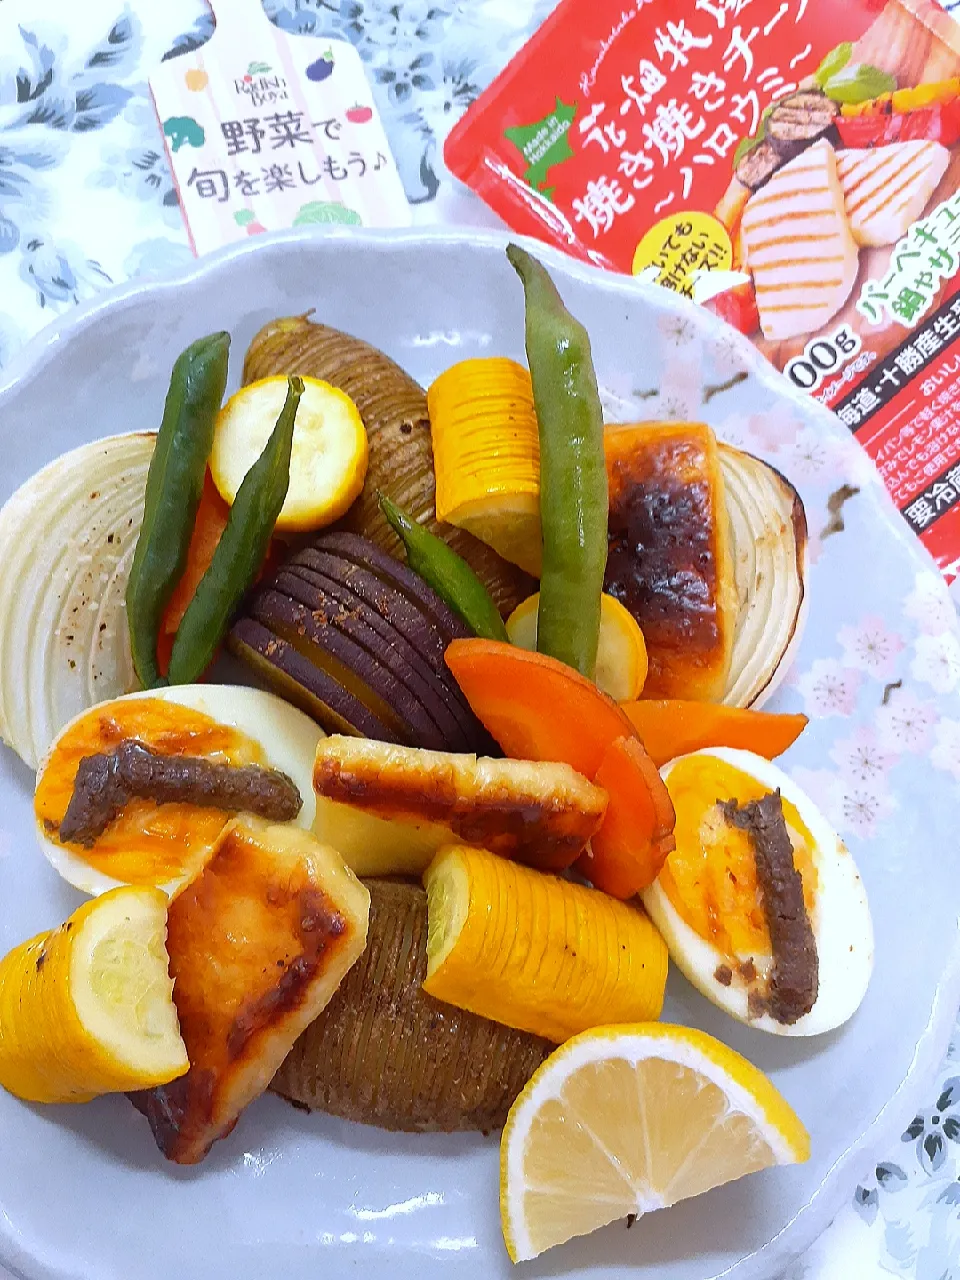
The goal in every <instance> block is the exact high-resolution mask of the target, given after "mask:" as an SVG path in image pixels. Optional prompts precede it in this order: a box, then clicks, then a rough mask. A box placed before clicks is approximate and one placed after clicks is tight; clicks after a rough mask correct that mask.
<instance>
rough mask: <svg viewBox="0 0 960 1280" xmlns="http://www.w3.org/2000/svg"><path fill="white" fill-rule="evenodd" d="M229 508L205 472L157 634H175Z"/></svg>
mask: <svg viewBox="0 0 960 1280" xmlns="http://www.w3.org/2000/svg"><path fill="white" fill-rule="evenodd" d="M229 515H230V508H229V507H228V506H227V504H226V503H225V502H224V500H223V498H221V497H220V494H219V493H218V492H217V487H216V485H215V484H214V483H213V478H212V477H211V475H210V471H209V469H208V470H207V473H206V475H205V476H204V477H203V494H202V496H201V498H200V505H199V507H198V508H197V519H196V522H195V523H194V526H193V537H192V538H191V539H190V549H189V550H188V552H187V566H186V568H185V569H184V571H183V577H182V578H181V579H180V581H179V582H178V583H177V586H176V588H175V589H174V592H173V595H172V596H171V597H170V599H169V601H168V602H167V607H166V610H165V611H164V615H163V622H162V623H161V625H160V632H161V635H162V634H163V633H164V632H166V634H167V635H174V634H176V630H177V627H179V625H180V623H181V622H182V620H183V615H184V614H185V613H186V611H187V605H188V604H189V603H190V601H191V600H192V599H193V594H194V592H195V591H196V589H197V587H198V586H199V585H200V579H201V578H202V577H203V575H204V574H205V573H206V571H207V569H208V568H209V567H210V561H211V560H212V559H213V553H214V551H216V549H217V545H218V543H219V542H220V538H221V535H222V534H223V531H224V529H225V528H226V526H227V518H228V517H229Z"/></svg>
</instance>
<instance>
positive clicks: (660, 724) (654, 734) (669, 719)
mask: <svg viewBox="0 0 960 1280" xmlns="http://www.w3.org/2000/svg"><path fill="white" fill-rule="evenodd" d="M620 705H621V707H622V708H623V710H624V711H625V712H626V714H627V715H628V716H629V717H630V721H631V723H632V724H633V727H634V728H635V729H636V731H637V733H638V734H639V735H640V741H641V742H642V743H643V745H644V746H645V747H646V749H647V754H648V755H649V756H651V757H652V759H653V762H654V763H655V764H656V765H657V766H660V765H664V764H666V763H667V762H668V761H670V760H675V759H676V758H677V756H684V755H687V753H688V752H690V751H700V750H701V749H702V748H703V747H741V748H742V749H743V750H744V751H753V752H754V753H755V754H756V755H759V756H765V757H766V759H767V760H772V759H773V758H774V756H778V755H780V753H781V752H783V751H786V749H787V747H789V746H790V745H791V744H792V743H794V742H796V740H797V738H798V737H799V736H800V734H801V733H802V732H803V730H804V728H805V727H806V724H807V717H806V716H804V715H773V714H771V713H770V712H767V711H750V710H749V709H747V708H744V707H724V706H719V705H717V704H716V703H709V702H688V701H685V700H683V699H666V700H664V701H656V700H654V699H650V700H649V701H648V700H646V699H641V700H640V701H639V702H622V703H621V704H620Z"/></svg>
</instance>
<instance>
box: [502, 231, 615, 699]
mask: <svg viewBox="0 0 960 1280" xmlns="http://www.w3.org/2000/svg"><path fill="white" fill-rule="evenodd" d="M507 257H508V258H509V259H510V262H511V264H512V266H513V267H514V268H515V270H516V272H517V274H518V275H519V276H520V279H521V280H522V281H523V293H524V300H525V304H526V348H527V364H528V365H529V367H530V378H531V380H532V382H533V402H534V406H535V408H536V411H537V422H538V423H539V427H540V526H541V530H542V533H543V568H542V572H541V575H540V612H539V618H538V623H537V648H538V650H539V651H540V653H545V654H548V655H549V656H550V657H552V658H557V659H559V661H561V662H565V663H566V664H567V665H568V666H571V667H574V668H575V669H576V670H577V671H579V672H580V674H581V675H584V676H587V677H588V678H589V679H591V680H592V679H593V678H594V674H595V672H596V665H597V645H598V643H599V639H600V597H601V594H602V592H603V572H604V569H605V568H606V563H607V508H608V501H609V499H608V494H607V467H606V461H605V459H604V452H603V412H602V410H601V407H600V393H599V391H598V390H597V375H596V373H595V372H594V369H593V358H592V356H591V353H590V339H589V338H588V337H587V332H586V330H585V329H584V327H583V325H581V324H580V323H579V321H577V320H575V319H574V318H573V316H571V315H570V313H569V311H567V309H566V307H565V306H564V305H563V301H562V299H561V297H560V294H559V293H558V292H557V287H556V285H555V284H554V283H553V281H552V280H551V279H550V276H549V275H548V274H547V272H546V270H545V268H544V267H543V266H542V265H541V264H540V263H539V262H538V261H537V260H536V258H533V257H531V256H530V254H529V253H527V252H526V250H524V249H521V248H520V247H519V245H515V244H511V245H509V246H508V248H507Z"/></svg>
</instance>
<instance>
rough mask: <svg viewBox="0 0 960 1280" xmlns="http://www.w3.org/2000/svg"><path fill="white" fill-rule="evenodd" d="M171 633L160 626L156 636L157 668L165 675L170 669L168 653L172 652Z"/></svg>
mask: <svg viewBox="0 0 960 1280" xmlns="http://www.w3.org/2000/svg"><path fill="white" fill-rule="evenodd" d="M173 640H174V636H173V633H172V632H170V631H164V629H163V627H161V628H160V634H159V635H158V636H157V670H158V671H159V672H160V674H161V675H162V676H165V675H166V674H167V672H168V671H169V670H170V655H171V653H173Z"/></svg>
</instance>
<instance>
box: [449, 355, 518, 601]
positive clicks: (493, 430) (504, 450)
mask: <svg viewBox="0 0 960 1280" xmlns="http://www.w3.org/2000/svg"><path fill="white" fill-rule="evenodd" d="M427 408H428V409H429V411H430V431H431V435H432V438H433V464H434V469H435V471H436V476H437V516H438V518H439V519H440V520H449V521H450V523H451V524H455V525H457V526H458V527H459V528H461V529H468V530H469V531H470V532H471V533H473V534H475V535H476V536H477V537H478V538H480V539H481V540H482V541H484V542H486V543H487V545H488V546H492V547H494V548H495V549H496V550H497V551H499V553H500V555H502V556H504V557H505V558H506V559H507V560H510V561H511V562H512V563H514V564H518V565H520V566H521V568H523V569H526V571H527V572H528V573H531V574H534V575H536V576H539V574H540V559H541V550H542V548H541V541H540V431H539V427H538V425H537V413H536V409H535V408H534V404H533V387H532V385H531V382H530V374H529V373H528V372H527V370H526V369H524V368H523V366H522V365H519V364H517V363H516V362H515V361H514V360H508V359H506V358H505V357H503V356H488V357H485V358H482V359H473V360H461V361H460V362H459V363H458V364H455V365H451V367H450V368H449V369H446V370H444V372H443V373H441V374H440V376H439V377H438V378H437V379H435V381H434V382H433V383H432V384H431V386H430V390H429V391H428V392H427Z"/></svg>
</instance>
